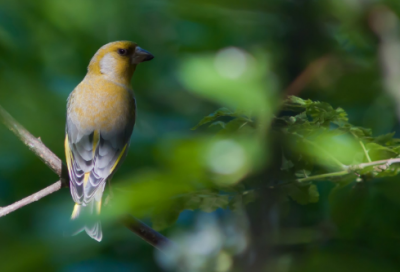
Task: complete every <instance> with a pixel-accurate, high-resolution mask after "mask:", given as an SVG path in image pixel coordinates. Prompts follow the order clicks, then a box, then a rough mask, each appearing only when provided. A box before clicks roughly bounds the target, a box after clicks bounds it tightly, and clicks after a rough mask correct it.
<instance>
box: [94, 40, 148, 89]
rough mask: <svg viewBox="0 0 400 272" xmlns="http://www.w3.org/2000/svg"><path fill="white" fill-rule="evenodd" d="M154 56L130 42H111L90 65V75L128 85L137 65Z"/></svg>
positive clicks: (98, 53) (100, 50) (97, 53)
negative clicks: (100, 76) (101, 76)
mask: <svg viewBox="0 0 400 272" xmlns="http://www.w3.org/2000/svg"><path fill="white" fill-rule="evenodd" d="M153 58H154V56H153V55H152V54H151V53H149V52H147V51H146V50H144V49H142V48H140V47H139V46H138V45H137V44H136V43H134V42H129V41H118V42H111V43H108V44H106V45H104V46H102V47H101V48H100V49H99V50H98V51H97V52H96V54H95V55H94V56H93V58H92V60H91V61H90V63H89V67H88V74H91V75H103V76H105V77H107V78H109V79H110V80H113V81H115V82H118V83H122V84H127V85H129V82H130V80H131V78H132V75H133V72H134V71H135V69H136V65H138V64H139V63H141V62H143V61H148V60H151V59H153Z"/></svg>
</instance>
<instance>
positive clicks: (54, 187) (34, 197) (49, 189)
mask: <svg viewBox="0 0 400 272" xmlns="http://www.w3.org/2000/svg"><path fill="white" fill-rule="evenodd" d="M61 188H62V183H61V180H59V181H57V182H56V183H54V184H52V185H50V186H48V187H46V188H44V189H43V190H40V191H39V192H37V193H34V194H33V195H30V196H28V197H25V198H23V199H21V200H20V201H17V202H15V203H13V204H11V205H8V206H6V207H2V208H0V217H3V216H5V215H7V214H9V213H10V212H13V211H16V210H18V209H19V208H22V207H24V206H26V205H28V204H30V203H32V202H35V201H38V200H39V199H41V198H43V197H45V196H47V195H49V194H52V193H54V192H56V191H58V190H60V189H61Z"/></svg>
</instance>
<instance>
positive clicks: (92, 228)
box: [71, 199, 103, 242]
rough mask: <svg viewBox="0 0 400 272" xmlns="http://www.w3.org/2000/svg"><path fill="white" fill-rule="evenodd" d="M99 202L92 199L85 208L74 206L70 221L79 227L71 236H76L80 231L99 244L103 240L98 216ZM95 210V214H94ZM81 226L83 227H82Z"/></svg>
mask: <svg viewBox="0 0 400 272" xmlns="http://www.w3.org/2000/svg"><path fill="white" fill-rule="evenodd" d="M100 206H101V200H100V201H96V199H93V200H92V201H90V202H89V203H88V204H87V205H86V206H83V205H79V204H75V207H74V210H73V212H72V215H71V219H72V220H74V221H76V223H77V224H78V225H79V227H78V228H77V230H76V231H75V232H74V233H73V234H72V235H77V234H78V233H81V232H82V231H86V233H87V235H89V236H90V237H91V238H93V239H94V240H96V241H98V242H100V241H101V239H102V238H103V232H102V230H101V223H100V220H99V216H98V214H99V213H100ZM94 209H96V212H94ZM82 225H83V226H82Z"/></svg>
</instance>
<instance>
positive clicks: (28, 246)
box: [0, 0, 400, 272]
mask: <svg viewBox="0 0 400 272" xmlns="http://www.w3.org/2000/svg"><path fill="white" fill-rule="evenodd" d="M380 5H386V6H387V7H388V8H389V9H390V10H392V12H393V13H394V14H400V5H399V3H398V1H395V0H393V1H372V0H371V1H361V0H360V1H358V0H327V1H316V0H314V1H312V0H308V1H306V0H296V1H289V0H280V1H278V0H270V1H265V0H264V1H262V0H248V1H237V0H232V1H225V0H217V1H208V0H207V1H204V0H203V1H178V0H177V1H172V0H171V1H122V0H118V1H81V0H73V1H61V0H59V1H54V0H40V1H0V104H1V105H2V106H3V107H4V108H5V109H6V110H7V111H9V112H10V114H11V115H12V116H13V117H14V118H16V119H17V120H18V121H19V122H20V123H21V124H22V125H24V126H25V127H26V128H27V129H28V130H29V131H30V132H31V133H32V134H34V135H35V136H37V137H40V138H41V139H42V141H43V142H44V143H45V144H46V145H47V146H48V147H49V148H50V149H51V150H52V151H54V152H55V153H56V154H57V155H58V156H59V157H61V158H62V159H63V160H64V151H63V141H64V126H65V107H66V99H67V97H68V95H69V93H70V92H71V91H72V90H73V88H74V87H75V86H76V85H77V84H78V83H79V82H80V81H81V80H82V78H83V77H84V75H85V73H86V67H87V65H88V63H89V61H90V59H91V57H92V56H93V54H94V53H95V52H96V50H97V49H98V48H99V47H101V46H102V45H104V44H106V43H108V42H110V41H115V40H132V41H135V42H137V43H138V44H139V45H140V46H141V47H142V48H144V49H146V50H148V51H150V52H151V53H153V54H154V55H155V58H154V60H152V61H151V62H146V63H143V64H141V65H139V67H138V69H137V70H136V72H135V75H134V78H133V80H132V85H133V89H134V90H135V93H136V98H137V104H138V115H137V123H136V126H135V130H134V134H133V136H132V144H131V146H130V150H129V154H128V157H127V159H126V161H125V163H124V164H123V165H122V167H121V168H120V169H119V171H118V172H117V173H116V174H115V176H114V180H113V183H115V184H116V185H115V186H116V193H115V194H116V196H115V197H116V198H119V196H118V192H119V190H118V184H125V186H130V185H126V184H134V185H132V190H133V191H132V194H130V193H131V192H130V191H128V193H127V192H126V191H125V192H123V193H122V195H123V196H122V197H121V199H123V200H124V199H125V200H126V203H128V204H129V205H126V206H125V207H124V209H126V210H124V211H129V212H131V213H133V214H135V215H136V216H138V217H141V218H143V220H145V221H146V222H147V223H149V224H151V220H150V214H151V213H152V211H153V209H158V208H157V206H163V204H162V203H163V202H162V200H165V199H170V198H171V197H173V196H175V195H178V194H180V193H182V190H183V191H185V190H186V187H185V186H186V184H185V182H186V181H187V182H189V180H192V181H193V180H196V179H200V180H201V179H203V178H204V175H205V172H207V171H210V169H207V170H205V167H204V165H202V163H199V161H201V160H202V158H203V157H204V156H208V155H209V154H208V153H207V152H206V151H205V150H203V147H204V146H205V145H207V144H204V142H206V143H207V142H209V141H214V140H215V139H214V138H213V137H214V134H215V132H214V131H213V130H212V129H211V130H207V129H204V128H202V129H200V130H196V131H191V130H190V129H191V128H192V127H194V126H195V125H196V124H197V123H198V121H200V120H201V119H202V118H203V117H204V116H206V115H208V114H210V113H211V112H213V111H215V110H216V109H218V108H219V107H221V106H227V107H231V108H232V107H233V106H234V105H240V102H241V101H242V102H243V105H244V107H245V108H246V109H247V110H249V109H251V106H250V107H249V105H248V104H246V102H248V101H250V102H251V103H254V105H257V106H254V112H253V113H254V114H255V117H257V118H258V120H263V122H266V121H268V120H270V118H271V112H272V111H275V110H276V108H277V107H276V105H277V103H276V101H277V99H279V96H280V95H281V94H283V93H284V91H285V90H286V88H287V86H289V85H290V84H291V83H292V82H293V81H294V80H295V79H296V78H297V77H298V76H299V75H300V74H301V73H302V72H303V71H304V70H305V69H306V67H307V66H308V65H310V64H311V63H314V62H315V61H317V60H319V59H321V58H323V57H326V56H330V57H331V58H332V59H331V61H330V62H329V63H328V64H327V65H326V66H324V68H318V69H317V71H318V72H317V73H315V75H314V78H313V79H312V80H310V82H308V84H306V86H305V87H304V88H301V90H299V92H298V93H297V95H300V96H301V97H304V98H311V99H316V100H322V101H326V102H329V103H330V104H332V105H333V106H334V107H338V106H340V107H342V108H344V109H345V110H346V111H347V112H348V113H349V116H350V121H351V122H352V123H354V124H355V125H358V126H364V127H367V128H371V129H372V130H373V133H374V135H380V134H385V133H389V132H392V131H396V130H397V129H398V120H397V116H396V105H395V103H394V102H395V101H394V99H392V98H391V97H390V96H389V95H388V94H387V93H386V92H385V77H384V76H383V75H384V71H383V70H382V69H381V66H380V59H379V50H380V40H379V38H378V37H377V36H376V35H375V33H374V32H373V31H372V30H371V20H372V19H371V14H373V12H374V11H376V10H377V9H379V8H381V6H380ZM394 18H395V19H394V20H395V22H394V24H397V25H398V23H399V22H398V18H397V17H396V16H395V17H394ZM399 29H400V28H398V26H397V28H395V30H394V33H395V34H398V35H400V32H399ZM394 36H396V35H394ZM227 47H237V48H240V50H243V51H240V52H247V54H249V55H247V60H248V61H251V63H253V64H252V65H253V66H252V67H253V68H252V69H254V71H253V72H252V73H253V74H256V75H257V76H254V77H251V76H249V79H246V80H244V81H243V82H242V81H240V82H238V83H235V82H234V81H232V82H231V81H224V80H221V81H219V78H218V77H216V78H213V73H214V71H213V70H212V69H214V68H212V69H211V68H210V67H213V65H214V64H213V63H214V58H215V56H216V54H217V52H219V50H221V49H224V48H227ZM399 49H400V48H399ZM394 58H395V56H394ZM233 65H237V62H235V60H233ZM230 90H232V92H231V93H230ZM254 90H256V91H254ZM257 90H261V92H263V93H262V94H260V93H258V92H257ZM259 97H261V98H263V97H265V98H266V99H268V101H267V102H265V104H263V103H264V102H260V101H258V100H257V98H259ZM246 99H247V100H246ZM251 103H250V105H251ZM263 105H266V106H267V107H269V108H268V110H265V111H262V110H263V109H262V106H263ZM260 108H261V110H260ZM260 112H261V113H260ZM263 114H264V115H263ZM262 116H263V117H262ZM263 118H264V119H263ZM258 135H259V136H260V135H261V138H262V139H264V138H263V137H264V136H265V135H264V134H263V132H258ZM259 136H256V137H255V138H253V137H254V136H251V137H250V136H249V137H248V138H247V140H249V141H250V142H252V144H253V145H255V146H256V147H257V145H259V144H261V143H263V140H260V139H259ZM254 139H257V141H255V140H254ZM245 140H246V139H245ZM253 145H251V144H250V145H249V146H250V147H249V149H246V150H247V151H248V152H249V154H253V155H254V156H253V155H251V156H253V157H251V156H250V155H249V156H250V157H251V159H249V162H248V163H249V164H250V165H251V166H249V167H248V168H247V169H246V170H244V171H245V172H246V175H247V174H248V175H250V176H251V175H252V174H255V175H256V176H257V175H258V174H259V173H260V172H261V173H262V172H263V171H264V170H265V169H267V167H268V165H271V164H268V160H266V158H267V157H268V156H269V155H270V153H272V152H270V150H272V149H273V148H265V146H264V147H259V148H258V149H259V150H256V151H254V150H255V149H257V148H254V146H253ZM260 146H261V145H260ZM249 150H250V151H249ZM247 151H246V152H247ZM207 154H208V155H207ZM222 158H226V157H222ZM242 174H243V173H242ZM242 174H240V173H237V176H234V177H233V180H235V182H236V181H240V180H242V177H243V176H241V175H242ZM56 180H57V176H56V175H55V174H54V173H52V172H51V170H49V169H48V168H47V167H46V166H45V165H44V164H43V163H42V162H41V161H40V160H39V159H38V158H37V157H35V155H33V154H32V153H31V152H30V151H29V150H28V148H27V147H26V146H24V145H23V144H22V143H21V142H19V140H18V139H17V138H16V137H15V136H14V135H13V134H12V133H11V132H10V131H8V130H7V129H6V128H5V127H4V126H0V206H5V205H8V204H10V203H13V202H15V201H17V200H19V199H21V198H23V197H25V196H27V195H30V194H32V193H34V192H36V191H38V190H40V189H42V188H44V187H46V186H48V185H50V184H51V183H53V182H55V181H56ZM147 180H150V182H148V183H146V182H145V181H147ZM212 181H213V180H212ZM212 181H211V182H212ZM214 181H215V180H214ZM208 182H210V181H209V180H208ZM217 183H218V182H217ZM135 184H139V185H138V186H136V185H135ZM146 184H148V185H146ZM399 184H400V183H399V180H398V178H396V177H394V178H387V179H381V180H371V181H370V182H369V183H368V184H366V185H365V184H363V185H362V186H359V185H355V184H353V185H352V186H350V188H349V189H348V190H347V191H345V192H343V195H341V196H340V197H338V198H337V199H334V200H332V201H329V198H328V195H329V192H330V189H331V188H332V187H333V185H332V184H330V183H328V182H326V183H321V184H319V185H318V188H319V191H320V201H319V202H318V203H316V204H309V205H305V206H301V205H298V204H296V203H294V202H293V201H289V202H288V203H287V205H288V206H290V212H287V211H283V210H280V209H277V210H276V211H275V212H272V213H271V211H270V210H269V211H268V212H263V209H262V205H263V202H262V201H261V202H257V201H256V202H254V203H252V204H250V205H249V206H248V213H249V214H250V215H251V214H255V215H257V216H258V217H260V218H263V217H265V218H268V220H270V221H271V222H272V223H271V225H270V226H268V227H265V229H264V230H263V226H262V225H260V226H259V228H260V229H261V232H262V231H265V232H269V233H273V235H269V237H272V236H273V237H275V238H276V241H273V242H271V241H263V240H262V238H260V239H261V240H260V241H258V243H256V244H260V243H261V244H262V243H263V242H265V244H268V245H269V246H268V247H267V248H266V249H265V251H256V252H258V254H265V258H264V261H265V262H264V263H263V264H260V265H257V266H256V267H257V270H258V271H278V272H280V271H282V272H284V271H307V272H311V271H338V270H340V271H361V270H362V271H397V270H398V269H399V267H400V262H399V260H400V258H399V257H400V250H399V248H400V239H399V237H400V234H399V233H400V185H399ZM135 186H136V187H135ZM194 187H196V186H194ZM204 187H207V186H204ZM122 188H125V187H122ZM137 188H138V189H137ZM136 189H137V190H138V191H136V193H135V190H136ZM191 189H193V188H192V187H191ZM121 191H122V190H121ZM137 192H139V193H137ZM260 197H261V198H263V197H267V196H263V195H261V196H260ZM122 203H125V202H124V201H122ZM207 205H208V206H207ZM207 205H206V206H207V207H206V208H204V209H203V210H207V208H208V207H209V206H212V205H211V204H207ZM154 206H155V207H156V208H154ZM218 206H219V205H218V204H216V207H218ZM72 207H73V202H72V200H71V197H70V195H69V191H68V189H63V190H61V191H59V192H56V193H54V194H52V195H50V196H48V197H46V198H44V199H42V200H40V201H38V202H36V203H33V204H31V205H29V206H26V207H24V208H22V209H20V210H18V211H16V212H13V213H11V214H9V215H7V216H6V217H3V218H0V271H65V272H67V271H68V272H69V271H163V268H162V267H163V266H164V267H165V265H163V261H158V262H157V261H156V259H160V258H162V257H155V254H154V251H155V250H154V249H153V248H152V247H151V246H150V245H148V244H146V243H145V242H143V241H142V240H140V239H139V238H138V237H137V236H136V235H135V234H133V233H131V232H130V231H128V230H127V229H126V228H124V227H123V226H120V225H118V224H117V223H113V222H114V221H113V220H112V219H111V220H108V222H109V224H105V226H104V239H103V241H102V242H101V243H96V242H94V241H92V240H91V239H89V238H88V237H86V235H84V234H81V235H78V236H74V237H70V236H68V234H67V233H66V230H67V228H68V222H69V217H70V213H71V211H72ZM118 207H119V206H118ZM163 208H164V209H160V211H161V213H165V214H167V215H168V213H169V210H170V206H166V207H163ZM210 210H213V209H210ZM112 213H113V212H111V214H112ZM204 214H205V213H204V212H203V211H197V210H196V211H184V212H183V213H182V214H181V215H180V216H179V218H178V221H177V222H176V223H174V224H172V226H169V227H167V228H166V229H164V230H163V233H164V234H165V235H166V236H168V237H171V238H173V239H175V240H177V241H179V242H180V243H182V244H185V245H186V246H192V247H195V248H197V246H196V245H198V247H199V248H201V247H202V246H204V245H203V244H201V242H202V238H201V237H212V236H207V235H208V234H207V228H205V230H206V231H205V233H206V234H205V236H201V237H200V236H199V237H200V238H199V239H197V240H196V237H197V238H198V236H196V235H197V234H198V233H199V228H200V229H202V228H203V227H201V224H202V223H203V224H205V222H206V223H207V222H208V223H209V222H211V223H210V224H211V226H212V224H213V223H212V222H213V220H216V219H215V218H218V220H222V221H223V220H225V219H226V218H228V219H227V220H228V221H227V222H228V223H226V224H228V225H230V224H233V223H229V222H230V221H229V220H230V219H229V218H236V217H235V216H234V215H232V214H233V213H232V212H231V211H230V209H226V210H222V209H218V210H217V211H216V212H214V213H212V214H211V215H208V216H211V217H202V216H204ZM271 214H272V215H271ZM174 216H175V217H176V216H177V215H176V214H175V215H171V217H174ZM274 216H275V217H274ZM199 218H200V219H199ZM213 218H214V219H213ZM253 219H254V217H252V216H250V221H252V220H253ZM241 220H242V221H246V220H245V219H243V218H242V219H241ZM172 221H173V220H172ZM260 221H263V220H261V219H260ZM196 222H197V223H196ZM199 222H200V223H199ZM159 223H160V222H159ZM242 223H243V222H242ZM252 223H253V224H254V221H253V222H252ZM199 224H200V227H199ZM243 224H244V223H243ZM161 225H162V222H161ZM167 225H169V224H167ZM167 225H166V226H167ZM239 225H240V224H239ZM211 229H212V227H211ZM244 229H246V227H243V228H242V230H244ZM208 231H210V233H211V230H210V229H208ZM200 232H201V231H200ZM179 233H181V234H179ZM203 234H204V233H203ZM275 234H276V235H275ZM235 235H237V234H235V232H233V234H232V233H231V234H228V235H227V237H231V236H235ZM253 238H254V237H253ZM217 240H218V239H216V240H213V239H211V240H210V241H217ZM206 241H207V240H206ZM218 241H219V240H218ZM203 242H204V240H203ZM271 243H272V244H273V245H272V246H271ZM251 247H252V246H250V248H251ZM217 248H218V247H217ZM254 248H255V249H256V250H257V249H259V247H254ZM176 254H178V253H176ZM224 254H225V256H228V257H227V258H228V259H229V258H230V259H229V260H230V261H229V262H225V263H230V262H231V261H233V265H232V266H231V268H230V270H227V269H226V268H224V267H223V265H222V266H220V267H219V268H218V266H217V268H215V267H216V266H214V265H213V264H210V265H211V266H210V267H212V268H209V267H206V266H205V267H203V268H199V269H197V270H195V269H193V270H189V269H186V270H185V268H181V270H178V269H177V268H176V267H173V268H171V269H170V270H171V271H222V272H223V271H250V270H245V268H243V267H246V261H245V260H246V257H244V258H243V259H241V257H238V255H236V254H235V253H234V252H232V251H229V250H225V253H224ZM156 255H157V254H156ZM200 255H201V254H200ZM216 255H218V252H217V253H216V252H213V253H212V254H211V253H209V254H205V256H203V255H201V257H199V256H198V255H193V256H191V257H190V256H189V257H188V256H186V257H184V258H186V259H184V261H183V262H185V261H186V262H189V263H194V262H195V261H196V260H200V259H201V260H203V259H204V260H205V261H204V262H205V263H207V262H208V260H211V259H212V258H213V256H216ZM157 256H159V255H157ZM229 256H231V257H229ZM247 256H248V255H247ZM202 258H203V259H202ZM221 258H222V259H220V260H224V259H223V257H221ZM210 262H212V261H210ZM220 263H222V264H223V263H224V261H221V262H220ZM221 267H222V268H221ZM165 269H166V270H168V269H167V268H165ZM218 269H219V270H218ZM264 269H268V270H264ZM252 271H256V270H252Z"/></svg>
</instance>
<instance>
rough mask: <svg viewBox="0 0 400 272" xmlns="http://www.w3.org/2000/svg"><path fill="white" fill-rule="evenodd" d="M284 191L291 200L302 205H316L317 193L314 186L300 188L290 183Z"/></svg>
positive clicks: (296, 184) (300, 186)
mask: <svg viewBox="0 0 400 272" xmlns="http://www.w3.org/2000/svg"><path fill="white" fill-rule="evenodd" d="M284 190H285V191H286V193H287V195H288V196H289V197H290V198H291V199H293V200H294V201H296V202H297V203H299V204H302V205H305V204H309V203H316V202H318V200H319V192H318V189H317V186H315V185H314V184H311V185H308V186H302V185H299V184H298V183H292V184H288V185H286V186H285V187H284Z"/></svg>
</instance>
